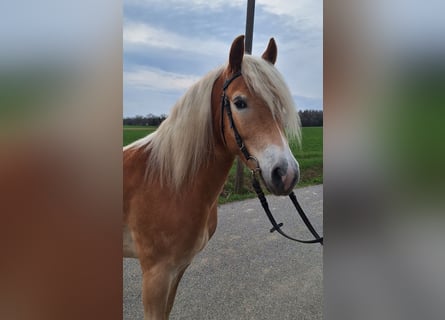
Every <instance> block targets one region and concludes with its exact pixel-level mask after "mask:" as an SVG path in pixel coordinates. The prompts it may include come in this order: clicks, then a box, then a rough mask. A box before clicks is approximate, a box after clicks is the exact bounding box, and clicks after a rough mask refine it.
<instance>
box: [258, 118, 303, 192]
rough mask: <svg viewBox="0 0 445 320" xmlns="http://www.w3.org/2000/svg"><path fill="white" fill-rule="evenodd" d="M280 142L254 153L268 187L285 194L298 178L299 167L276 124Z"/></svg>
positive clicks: (270, 189)
mask: <svg viewBox="0 0 445 320" xmlns="http://www.w3.org/2000/svg"><path fill="white" fill-rule="evenodd" d="M277 130H278V131H279V133H280V136H281V144H269V145H267V146H266V147H265V148H264V149H262V150H260V151H258V152H257V154H256V156H255V157H256V158H257V160H258V162H259V166H260V169H261V176H262V177H263V180H264V182H265V184H266V186H267V188H268V189H269V191H271V192H272V193H274V194H277V195H287V194H289V193H290V192H291V191H292V189H293V188H294V186H295V184H296V183H297V182H298V180H299V178H300V168H299V165H298V162H297V160H296V159H295V157H294V155H293V154H292V152H291V150H290V148H289V144H288V142H287V139H286V138H285V137H284V135H283V134H282V132H281V130H280V129H279V128H278V126H277Z"/></svg>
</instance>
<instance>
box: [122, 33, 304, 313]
mask: <svg viewBox="0 0 445 320" xmlns="http://www.w3.org/2000/svg"><path fill="white" fill-rule="evenodd" d="M276 58H277V46H276V43H275V40H274V39H273V38H271V39H270V41H269V43H268V46H267V48H266V50H265V51H264V53H263V54H262V56H261V57H253V56H250V55H245V54H244V36H243V35H241V36H238V37H237V38H235V39H234V41H233V42H232V45H231V48H230V52H229V59H228V62H227V63H226V64H225V65H223V66H221V67H219V68H216V69H215V70H213V71H210V72H209V73H208V74H207V75H206V76H204V77H203V78H202V79H201V80H199V81H197V82H196V83H195V84H194V85H193V86H192V87H191V88H190V89H189V90H188V91H187V92H186V93H185V94H184V95H183V96H182V98H180V99H179V100H178V101H177V102H176V104H175V105H174V106H173V108H172V110H171V113H170V115H169V116H168V117H167V119H166V120H164V121H163V122H162V124H161V125H160V126H159V128H158V129H157V130H156V131H155V132H153V133H152V134H150V135H148V136H146V137H144V138H142V139H139V140H137V141H135V142H133V143H132V144H130V145H128V146H126V147H124V149H123V174H124V177H123V180H124V182H123V196H124V201H123V211H124V221H123V252H124V256H125V257H133V258H138V259H139V262H140V265H141V269H142V277H143V280H142V281H143V283H142V302H143V305H144V319H155V320H158V319H164V320H165V319H168V318H169V314H170V311H171V309H172V307H173V303H174V299H175V295H176V290H177V287H178V284H179V282H180V280H181V277H182V276H183V274H184V272H185V270H186V269H187V267H188V266H189V265H190V263H191V262H192V260H193V258H194V256H195V255H196V254H197V253H198V252H199V251H201V250H202V249H203V248H204V246H205V245H206V244H207V242H208V241H209V239H210V238H211V237H212V235H213V234H214V232H215V229H216V225H217V204H218V197H219V195H220V193H221V191H222V188H223V186H224V183H225V181H226V179H227V176H228V173H229V170H230V168H231V166H232V164H233V162H234V159H235V157H236V156H240V158H241V159H242V161H243V162H244V164H245V165H246V166H247V167H248V168H250V169H253V170H258V171H260V174H261V178H262V180H263V183H264V185H265V186H266V188H267V189H268V190H269V191H270V192H271V193H273V194H275V195H287V194H289V193H290V192H291V191H292V189H293V188H294V186H295V184H296V183H297V182H298V179H299V175H300V173H299V165H298V162H297V160H296V159H295V157H294V156H293V154H292V152H291V150H290V148H289V144H288V138H290V137H292V138H295V139H297V141H299V139H300V136H301V134H300V130H301V129H300V120H299V117H298V114H297V112H296V107H295V105H294V102H293V99H292V95H291V93H290V91H289V88H288V87H287V85H286V83H285V81H284V79H283V77H282V75H281V74H280V73H279V72H278V70H277V69H276V67H275V66H274V64H275V61H276ZM222 101H223V102H222ZM224 101H226V103H227V107H228V108H229V109H230V116H229V113H228V112H227V113H226V112H224V109H225V108H224ZM235 124H236V128H237V130H236V133H235V130H234V125H235ZM230 129H232V130H230ZM237 135H238V136H241V137H242V139H243V148H244V150H249V155H250V156H249V158H244V157H243V156H242V153H243V152H242V151H243V150H242V149H243V148H241V147H240V146H239V144H238V143H237V142H239V141H237Z"/></svg>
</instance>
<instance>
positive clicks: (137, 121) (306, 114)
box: [124, 110, 323, 127]
mask: <svg viewBox="0 0 445 320" xmlns="http://www.w3.org/2000/svg"><path fill="white" fill-rule="evenodd" d="M298 115H299V116H300V120H301V126H302V127H322V126H323V111H322V110H303V111H298ZM165 119H167V115H166V114H161V115H160V116H157V115H154V114H151V113H150V114H148V115H146V116H141V115H137V116H134V117H125V118H124V125H125V126H155V127H157V126H159V125H160V124H161V123H162V121H164V120H165Z"/></svg>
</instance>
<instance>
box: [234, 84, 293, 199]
mask: <svg viewBox="0 0 445 320" xmlns="http://www.w3.org/2000/svg"><path fill="white" fill-rule="evenodd" d="M234 84H237V85H238V88H237V89H236V90H234V91H233V94H232V96H231V99H230V100H231V110H232V114H233V118H234V122H235V126H236V127H237V130H238V131H239V133H240V135H241V139H242V140H243V143H244V144H245V146H246V148H247V150H248V152H249V153H250V154H251V155H252V156H254V157H255V158H256V159H257V160H258V162H259V163H258V165H259V167H260V169H261V175H262V177H263V180H264V182H265V185H266V187H267V189H268V190H269V191H270V192H272V193H273V194H276V195H287V194H289V193H290V192H291V191H292V189H293V188H294V186H295V184H296V183H297V182H298V180H299V177H300V170H299V165H298V162H297V160H296V159H295V157H294V156H293V154H292V152H291V150H290V148H289V144H288V141H287V139H286V137H285V135H284V134H283V130H282V128H281V127H280V126H279V125H278V123H277V120H276V119H274V116H273V114H272V112H271V110H270V108H269V107H268V106H267V104H266V102H265V101H263V100H262V99H260V98H258V97H256V96H253V95H251V93H250V92H249V91H248V90H247V88H246V86H245V85H244V84H240V82H239V81H238V82H237V83H235V82H234ZM240 100H241V101H242V104H240V103H239V102H240ZM248 162H249V164H250V165H255V164H253V163H251V161H248ZM251 168H252V167H251Z"/></svg>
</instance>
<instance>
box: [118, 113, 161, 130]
mask: <svg viewBox="0 0 445 320" xmlns="http://www.w3.org/2000/svg"><path fill="white" fill-rule="evenodd" d="M166 118H167V115H166V114H162V115H160V116H156V115H154V114H152V113H149V114H147V115H146V116H145V117H144V116H141V115H136V116H133V117H125V118H124V119H123V123H124V125H126V126H155V127H157V126H159V125H160V124H161V123H162V121H164V120H165V119H166Z"/></svg>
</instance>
